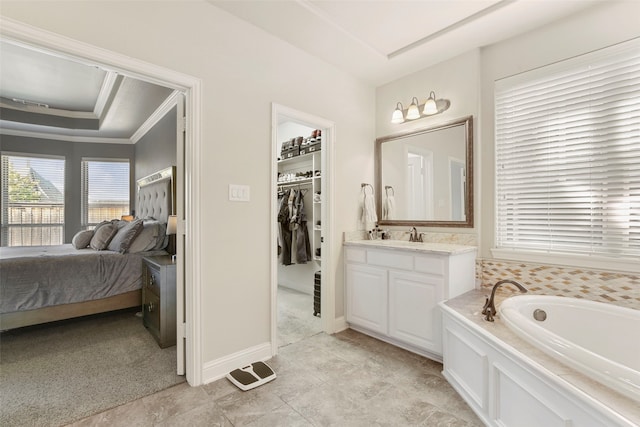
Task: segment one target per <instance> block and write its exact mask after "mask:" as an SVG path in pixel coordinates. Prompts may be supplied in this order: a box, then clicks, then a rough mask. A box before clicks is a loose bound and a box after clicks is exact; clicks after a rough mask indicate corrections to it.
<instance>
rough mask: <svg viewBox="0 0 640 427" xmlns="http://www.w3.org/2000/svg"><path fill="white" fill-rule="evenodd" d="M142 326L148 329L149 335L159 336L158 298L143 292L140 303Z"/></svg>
mask: <svg viewBox="0 0 640 427" xmlns="http://www.w3.org/2000/svg"><path fill="white" fill-rule="evenodd" d="M142 324H143V325H144V326H145V327H147V328H148V329H149V331H150V332H151V334H152V335H153V336H154V337H156V339H158V338H159V336H160V298H158V296H157V295H156V294H154V293H151V292H145V294H144V301H143V302H142Z"/></svg>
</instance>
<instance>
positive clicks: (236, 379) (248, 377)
mask: <svg viewBox="0 0 640 427" xmlns="http://www.w3.org/2000/svg"><path fill="white" fill-rule="evenodd" d="M227 378H228V379H229V381H231V382H232V383H234V384H235V385H236V386H237V387H238V388H239V389H240V390H242V391H247V390H251V389H252V388H256V387H258V386H261V385H262V384H265V383H268V382H269V381H271V380H273V379H275V378H276V373H275V372H273V369H271V368H270V367H269V365H267V364H266V363H264V362H254V363H252V364H251V365H249V366H245V367H244V368H238V369H235V370H233V371H231V372H229V373H228V374H227Z"/></svg>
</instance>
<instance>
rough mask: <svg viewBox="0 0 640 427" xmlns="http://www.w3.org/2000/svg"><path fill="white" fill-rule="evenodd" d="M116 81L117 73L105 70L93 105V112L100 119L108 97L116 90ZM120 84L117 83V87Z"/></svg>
mask: <svg viewBox="0 0 640 427" xmlns="http://www.w3.org/2000/svg"><path fill="white" fill-rule="evenodd" d="M117 81H118V73H116V72H115V71H109V70H106V75H105V76H104V80H103V81H102V87H101V88H100V93H99V94H98V99H96V105H95V106H94V107H93V114H95V116H96V117H98V118H99V119H100V120H102V119H103V118H104V117H103V114H104V113H105V108H106V106H107V103H108V102H109V99H110V98H111V96H112V94H113V92H114V90H116V82H117ZM119 87H120V86H119V85H118V88H119Z"/></svg>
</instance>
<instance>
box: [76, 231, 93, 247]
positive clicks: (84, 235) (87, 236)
mask: <svg viewBox="0 0 640 427" xmlns="http://www.w3.org/2000/svg"><path fill="white" fill-rule="evenodd" d="M92 237H93V230H82V231H78V232H77V233H76V235H75V236H73V239H72V240H71V244H72V245H73V247H74V248H76V249H84V248H86V247H87V246H89V243H91V238H92Z"/></svg>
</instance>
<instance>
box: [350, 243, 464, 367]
mask: <svg viewBox="0 0 640 427" xmlns="http://www.w3.org/2000/svg"><path fill="white" fill-rule="evenodd" d="M376 243H377V244H376ZM378 245H380V246H378ZM475 258H476V249H475V248H474V247H470V246H461V245H440V244H428V243H422V244H419V243H416V244H413V245H410V244H408V242H398V244H397V246H394V244H393V241H362V242H360V241H357V242H345V288H346V320H347V323H348V324H349V326H350V327H351V328H352V329H355V330H357V331H360V332H363V333H365V334H368V335H371V336H374V337H376V338H378V339H381V340H383V341H387V342H389V343H392V344H395V345H397V346H399V347H403V348H405V349H407V350H410V351H413V352H416V353H419V354H422V355H424V356H426V357H429V358H431V359H435V360H438V361H441V360H442V316H441V313H440V309H439V307H438V303H439V302H440V301H443V300H444V299H448V298H452V297H454V296H457V295H459V294H461V293H464V292H466V291H468V290H471V289H473V288H474V285H475Z"/></svg>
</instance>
